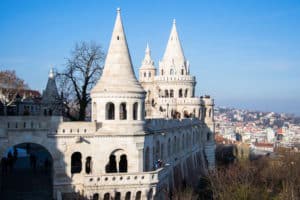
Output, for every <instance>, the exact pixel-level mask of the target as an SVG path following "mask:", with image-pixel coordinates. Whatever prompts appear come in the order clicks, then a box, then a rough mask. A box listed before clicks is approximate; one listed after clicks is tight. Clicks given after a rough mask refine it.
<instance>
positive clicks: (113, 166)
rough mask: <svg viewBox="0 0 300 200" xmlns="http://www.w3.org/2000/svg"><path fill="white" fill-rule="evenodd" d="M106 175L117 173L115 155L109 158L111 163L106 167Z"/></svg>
mask: <svg viewBox="0 0 300 200" xmlns="http://www.w3.org/2000/svg"><path fill="white" fill-rule="evenodd" d="M105 171H106V173H116V172H117V161H116V156H115V155H110V156H109V162H108V165H107V166H106V170H105Z"/></svg>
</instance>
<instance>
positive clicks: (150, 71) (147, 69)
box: [139, 43, 156, 84]
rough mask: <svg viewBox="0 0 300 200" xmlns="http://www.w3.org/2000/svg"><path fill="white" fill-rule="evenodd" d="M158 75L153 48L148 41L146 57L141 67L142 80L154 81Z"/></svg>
mask: <svg viewBox="0 0 300 200" xmlns="http://www.w3.org/2000/svg"><path fill="white" fill-rule="evenodd" d="M155 75H156V69H155V66H154V61H153V60H152V58H151V50H150V48H149V45H148V43H147V46H146V50H145V57H144V60H143V62H142V66H141V67H140V76H139V79H140V82H141V83H142V84H143V82H152V81H153V80H154V77H155Z"/></svg>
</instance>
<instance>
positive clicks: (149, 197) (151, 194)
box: [147, 188, 153, 199]
mask: <svg viewBox="0 0 300 200" xmlns="http://www.w3.org/2000/svg"><path fill="white" fill-rule="evenodd" d="M152 197H153V190H152V188H151V189H150V190H149V192H148V194H147V199H152Z"/></svg>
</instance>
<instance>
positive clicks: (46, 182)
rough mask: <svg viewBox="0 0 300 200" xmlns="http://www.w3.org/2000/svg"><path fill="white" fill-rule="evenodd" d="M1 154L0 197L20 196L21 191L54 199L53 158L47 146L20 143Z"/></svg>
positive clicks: (37, 197)
mask: <svg viewBox="0 0 300 200" xmlns="http://www.w3.org/2000/svg"><path fill="white" fill-rule="evenodd" d="M1 156H2V157H1V158H0V160H1V172H2V174H1V177H0V199H19V198H20V194H28V195H31V196H34V197H35V198H36V199H51V197H52V192H53V180H52V178H53V158H52V156H51V154H50V153H49V151H48V150H47V149H46V148H45V147H43V146H42V145H39V144H35V143H21V144H18V145H15V146H12V147H10V148H9V149H7V151H6V152H5V153H4V155H1ZM21 198H22V197H21Z"/></svg>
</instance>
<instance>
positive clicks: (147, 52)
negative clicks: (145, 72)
mask: <svg viewBox="0 0 300 200" xmlns="http://www.w3.org/2000/svg"><path fill="white" fill-rule="evenodd" d="M141 68H147V69H148V68H155V67H154V61H153V60H152V58H151V50H150V47H149V44H148V43H147V46H146V50H145V57H144V60H143V62H142V67H141Z"/></svg>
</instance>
